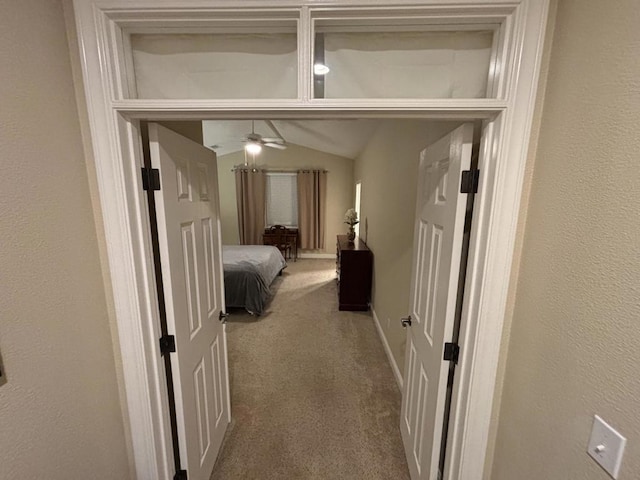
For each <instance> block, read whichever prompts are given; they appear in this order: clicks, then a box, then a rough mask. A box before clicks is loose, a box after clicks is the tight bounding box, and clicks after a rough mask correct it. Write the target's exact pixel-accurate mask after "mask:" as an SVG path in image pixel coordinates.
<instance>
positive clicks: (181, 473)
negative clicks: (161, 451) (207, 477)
mask: <svg viewBox="0 0 640 480" xmlns="http://www.w3.org/2000/svg"><path fill="white" fill-rule="evenodd" d="M173 480H188V479H187V471H186V470H178V471H177V472H176V474H175V475H174V476H173Z"/></svg>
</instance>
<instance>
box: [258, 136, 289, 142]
mask: <svg viewBox="0 0 640 480" xmlns="http://www.w3.org/2000/svg"><path fill="white" fill-rule="evenodd" d="M262 141H263V142H268V143H284V138H279V137H262Z"/></svg>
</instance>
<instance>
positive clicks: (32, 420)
mask: <svg viewBox="0 0 640 480" xmlns="http://www.w3.org/2000/svg"><path fill="white" fill-rule="evenodd" d="M0 64H1V65H3V69H2V81H0V104H1V105H2V108H0V129H1V132H2V133H1V136H2V141H0V158H2V162H3V164H2V166H3V174H2V176H0V232H1V235H2V241H1V244H2V248H1V249H0V264H1V265H2V282H1V283H0V284H1V285H2V294H1V295H0V311H2V315H1V316H0V352H1V353H2V357H3V360H4V365H5V368H6V375H7V377H8V383H7V384H6V385H3V386H0V425H1V431H2V434H1V435H0V466H1V467H0V478H2V479H5V478H6V479H15V478H25V479H31V478H46V479H68V478H92V479H93V478H96V479H124V478H129V466H128V459H127V451H126V448H125V435H124V428H123V419H122V413H121V408H120V401H119V397H118V387H117V382H116V373H115V363H114V355H113V347H112V339H111V335H110V330H109V320H108V315H107V304H106V299H105V293H104V285H103V280H102V274H101V271H100V262H99V258H98V257H99V252H98V245H97V239H96V230H95V224H94V217H93V213H92V206H91V197H90V194H89V187H88V179H87V169H86V168H87V167H86V164H85V159H84V156H83V146H82V139H81V135H80V125H79V120H78V113H77V110H76V103H75V99H74V88H73V84H72V74H71V67H70V62H69V49H68V45H67V38H66V32H65V25H64V17H63V11H62V7H61V4H60V2H57V1H44V0H28V1H22V2H2V3H0Z"/></svg>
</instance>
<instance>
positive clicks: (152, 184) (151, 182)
mask: <svg viewBox="0 0 640 480" xmlns="http://www.w3.org/2000/svg"><path fill="white" fill-rule="evenodd" d="M141 170H142V189H143V190H160V170H158V169H157V168H146V167H142V169H141Z"/></svg>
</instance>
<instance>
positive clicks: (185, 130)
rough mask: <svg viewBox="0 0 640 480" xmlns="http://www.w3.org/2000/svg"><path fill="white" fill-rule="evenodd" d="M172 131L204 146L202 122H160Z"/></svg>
mask: <svg viewBox="0 0 640 480" xmlns="http://www.w3.org/2000/svg"><path fill="white" fill-rule="evenodd" d="M158 123H159V124H160V125H164V126H165V127H167V128H168V129H170V130H173V131H174V132H176V133H179V134H180V135H182V136H184V137H187V138H189V139H191V140H193V141H194V142H196V143H198V144H200V145H202V144H203V141H202V122H200V121H166V120H165V121H163V122H158Z"/></svg>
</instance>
